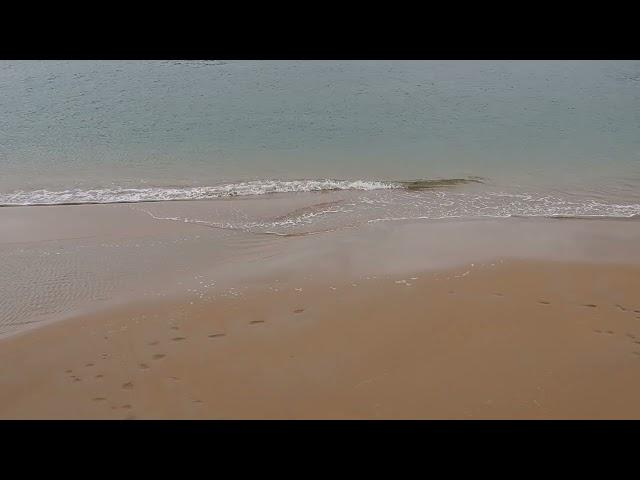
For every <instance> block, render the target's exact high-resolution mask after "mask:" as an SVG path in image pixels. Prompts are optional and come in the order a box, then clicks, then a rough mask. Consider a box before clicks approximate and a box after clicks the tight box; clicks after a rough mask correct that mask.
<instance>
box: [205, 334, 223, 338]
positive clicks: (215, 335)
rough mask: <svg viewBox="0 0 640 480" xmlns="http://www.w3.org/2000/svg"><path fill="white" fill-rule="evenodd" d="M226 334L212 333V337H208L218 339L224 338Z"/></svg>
mask: <svg viewBox="0 0 640 480" xmlns="http://www.w3.org/2000/svg"><path fill="white" fill-rule="evenodd" d="M224 335H225V334H224V333H212V334H211V335H207V336H208V337H209V338H218V337H224Z"/></svg>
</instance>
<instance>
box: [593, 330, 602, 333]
mask: <svg viewBox="0 0 640 480" xmlns="http://www.w3.org/2000/svg"><path fill="white" fill-rule="evenodd" d="M594 332H596V333H604V332H603V331H602V330H594Z"/></svg>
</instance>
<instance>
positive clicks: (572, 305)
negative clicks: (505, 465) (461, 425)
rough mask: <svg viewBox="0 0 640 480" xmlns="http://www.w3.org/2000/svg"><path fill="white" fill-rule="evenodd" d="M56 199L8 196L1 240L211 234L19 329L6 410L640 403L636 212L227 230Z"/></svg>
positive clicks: (476, 411) (5, 344)
mask: <svg viewBox="0 0 640 480" xmlns="http://www.w3.org/2000/svg"><path fill="white" fill-rule="evenodd" d="M160 207H162V206H161V205H160V206H159V207H158V208H160ZM52 208H54V209H55V210H47V209H49V207H35V208H31V209H29V208H23V209H3V210H2V211H1V212H0V214H2V215H4V220H5V222H4V223H3V224H4V225H11V231H12V237H5V238H7V241H6V242H4V243H3V245H2V248H9V246H11V248H16V245H20V248H22V249H23V250H28V249H29V248H33V242H34V240H35V239H36V238H37V237H38V236H40V240H41V241H40V243H39V245H42V242H44V243H45V244H46V245H54V247H55V248H54V247H49V248H54V249H60V248H62V251H64V252H68V251H70V250H73V248H72V247H73V246H74V245H75V246H78V245H80V244H82V242H85V241H86V239H87V238H90V239H92V240H91V241H93V242H96V243H99V244H104V243H105V242H112V243H113V244H114V245H116V244H118V245H121V246H122V245H124V244H125V243H126V242H131V241H137V242H143V241H144V240H145V239H147V240H149V239H152V241H154V242H160V241H161V240H163V241H164V242H165V243H170V242H169V239H176V238H182V239H184V238H187V236H190V237H189V238H194V239H195V237H199V238H198V239H197V241H196V240H194V242H195V243H188V244H187V245H186V247H185V251H184V252H182V253H180V252H181V250H180V248H182V247H179V244H172V245H174V247H173V250H172V252H173V253H172V255H171V256H169V255H166V252H165V251H164V250H162V247H161V246H159V244H158V246H156V247H154V248H157V249H160V254H162V255H164V256H165V260H164V262H161V263H162V265H160V266H158V268H160V267H162V268H161V269H160V270H154V269H149V270H148V271H146V273H145V275H146V276H145V277H144V279H145V281H144V282H141V281H140V278H143V277H131V278H130V280H131V281H132V284H135V282H136V281H139V282H140V283H144V285H145V288H146V289H147V290H144V289H135V288H134V289H130V288H129V287H128V285H129V283H127V282H128V281H127V282H124V283H125V284H126V285H127V288H126V290H127V292H124V291H123V290H122V289H121V290H118V289H117V288H116V287H114V289H112V290H111V292H112V293H113V297H114V298H113V299H111V300H110V301H105V302H103V303H100V302H99V301H96V300H92V299H91V298H89V297H87V298H86V299H84V303H82V302H81V303H77V304H73V305H72V304H71V303H70V304H69V305H70V306H69V308H68V309H67V310H65V311H64V312H62V313H58V314H56V315H53V316H51V315H50V316H49V317H47V316H44V317H42V318H44V319H46V320H43V321H42V322H38V323H37V324H36V325H35V326H31V328H24V327H25V326H24V325H23V326H22V327H21V328H17V327H16V328H14V329H12V330H7V332H6V333H5V336H4V337H3V338H2V339H0V364H1V365H3V367H2V369H1V373H0V418H3V419H19V418H47V419H49V418H50V419H76V418H77V419H94V418H97V419H168V418H176V419H178V418H185V419H329V418H335V419H398V418H402V419H483V418H484V419H523V418H524V419H529V418H531V419H538V418H587V419H597V418H640V388H639V387H638V385H637V382H636V381H635V379H636V378H637V376H638V374H639V373H640V294H639V292H640V252H638V249H637V245H639V244H640V243H639V240H640V223H639V222H637V221H635V220H579V219H572V220H558V219H496V220H490V221H486V220H485V221H462V220H461V221H445V222H437V221H422V222H382V223H376V224H372V225H369V226H367V227H364V228H360V229H355V230H350V229H346V230H343V231H340V232H332V233H325V234H319V235H308V236H292V237H280V236H273V235H271V236H270V235H266V236H256V235H253V236H251V235H244V234H242V233H232V234H230V233H229V232H223V233H224V234H225V235H231V236H230V237H221V236H220V235H221V233H220V232H219V231H218V230H216V229H211V228H207V227H204V226H201V225H193V224H184V223H176V222H166V221H161V220H157V219H154V218H152V217H150V216H149V215H146V214H144V213H140V212H139V211H136V210H134V209H132V208H129V207H128V206H126V205H107V206H92V205H90V206H75V207H73V206H69V207H52ZM171 208H178V207H177V206H176V205H171ZM180 208H201V207H198V206H195V207H194V206H193V205H189V202H186V203H185V204H184V205H183V206H182V207H180ZM52 212H55V214H56V221H55V222H52V223H51V224H50V225H47V226H45V227H42V231H41V232H38V230H37V228H40V227H41V226H42V225H43V223H42V218H41V217H44V216H46V215H51V213H52ZM156 216H157V215H156ZM49 218H51V217H49ZM11 219H13V220H12V221H10V220H11ZM81 220H82V221H81ZM44 232H46V235H44ZM125 237H126V238H125ZM132 238H133V239H135V240H131V239H132ZM45 240H46V241H45ZM125 240H126V242H125ZM214 241H216V242H218V243H216V245H217V247H216V249H215V251H216V252H218V253H219V256H216V255H214V254H213V253H212V247H211V244H212V242H214ZM56 242H62V243H61V244H60V243H56ZM117 242H119V243H117ZM198 242H200V243H198ZM225 242H226V243H225ZM60 245H63V247H60ZM83 245H85V244H83ZM154 245H155V244H154ZM175 245H178V246H175ZM471 245H473V247H471ZM85 247H86V248H87V249H89V250H90V249H91V245H85ZM147 247H148V246H147ZM187 247H188V248H187ZM218 247H219V248H218ZM223 247H224V248H223ZM38 248H42V247H38ZM103 248H106V247H103ZM122 248H123V249H124V247H122ZM148 248H149V249H150V250H153V248H151V247H148ZM187 251H188V253H187ZM118 255H120V256H121V257H122V256H123V255H124V257H123V258H125V259H126V262H125V263H128V264H130V265H132V268H133V270H136V271H138V273H139V271H140V269H142V266H143V265H144V262H143V263H135V261H134V258H136V257H135V255H134V256H128V254H126V252H125V253H120V251H119V253H118ZM118 255H115V254H114V255H113V256H112V257H110V258H111V263H110V265H111V266H112V267H113V265H116V266H117V259H118V258H120V257H118ZM138 257H140V255H138ZM47 258H50V257H47ZM56 258H62V257H60V256H59V257H56ZM176 259H179V260H180V261H179V262H178V261H177V260H176ZM138 260H139V258H138ZM187 260H189V261H187ZM174 261H175V262H176V263H174ZM178 264H180V265H182V267H183V268H182V269H181V270H179V271H178V270H175V265H178ZM101 265H102V266H101ZM155 266H156V265H155V264H154V268H155ZM87 268H88V267H87ZM91 268H93V267H91ZM96 268H104V264H99V265H98V266H97V267H96ZM113 268H115V267H113ZM163 269H164V270H163ZM98 273H99V272H98ZM116 273H118V272H116ZM158 277H161V279H163V281H160V280H159V279H158ZM122 278H125V276H124V275H123V276H122ZM153 278H155V279H156V282H155V283H154V282H153V281H151V280H152V279H153ZM150 288H151V290H149V289H150ZM150 291H153V292H155V293H156V294H155V295H152V294H150V293H149V292H150ZM125 293H126V294H125ZM4 300H5V301H6V298H5V299H4ZM115 300H117V301H115Z"/></svg>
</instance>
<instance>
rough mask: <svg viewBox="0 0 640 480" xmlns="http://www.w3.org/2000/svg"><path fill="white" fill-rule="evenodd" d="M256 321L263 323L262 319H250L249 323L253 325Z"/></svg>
mask: <svg viewBox="0 0 640 480" xmlns="http://www.w3.org/2000/svg"><path fill="white" fill-rule="evenodd" d="M256 323H264V320H251V321H250V322H249V325H255V324H256Z"/></svg>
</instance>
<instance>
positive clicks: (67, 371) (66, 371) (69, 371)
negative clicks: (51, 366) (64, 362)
mask: <svg viewBox="0 0 640 480" xmlns="http://www.w3.org/2000/svg"><path fill="white" fill-rule="evenodd" d="M71 372H73V370H65V371H64V373H71Z"/></svg>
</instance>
